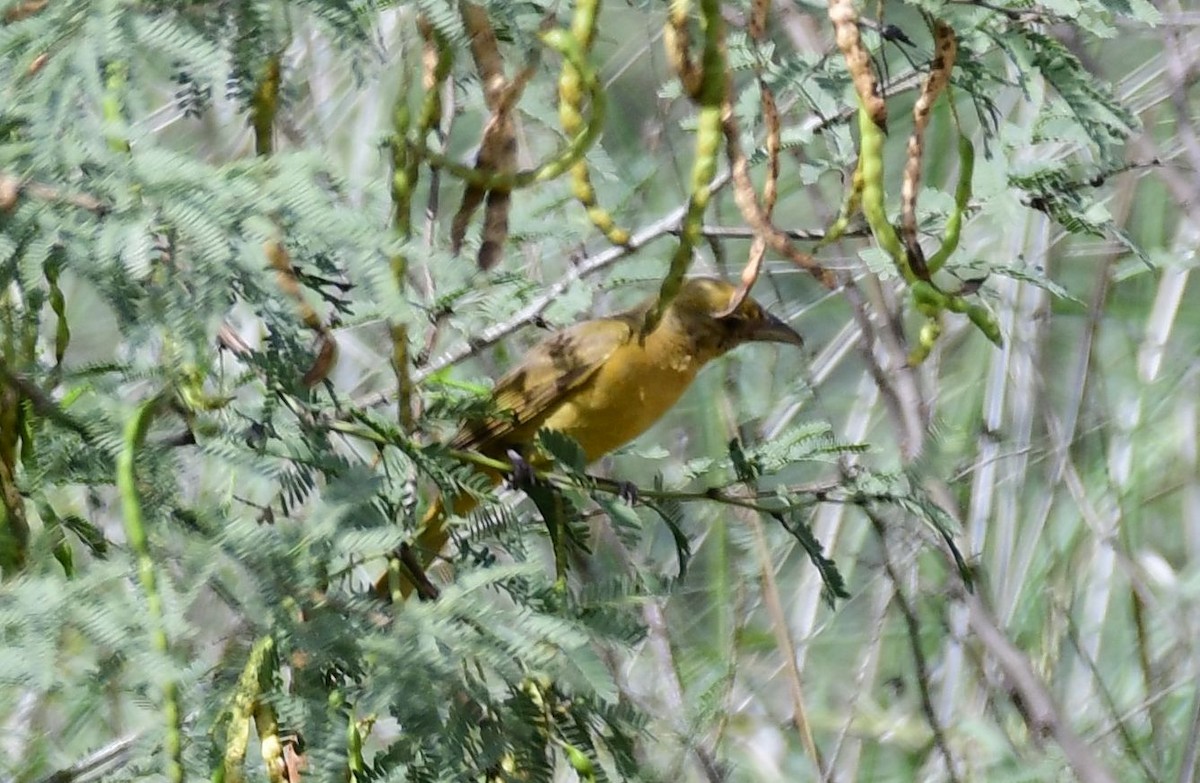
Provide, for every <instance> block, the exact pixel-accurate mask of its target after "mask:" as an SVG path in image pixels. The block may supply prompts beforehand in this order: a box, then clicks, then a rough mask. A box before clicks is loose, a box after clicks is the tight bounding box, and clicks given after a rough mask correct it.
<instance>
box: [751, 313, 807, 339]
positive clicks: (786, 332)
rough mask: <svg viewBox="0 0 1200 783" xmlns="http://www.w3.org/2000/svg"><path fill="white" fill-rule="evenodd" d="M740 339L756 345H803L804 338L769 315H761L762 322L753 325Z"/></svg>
mask: <svg viewBox="0 0 1200 783" xmlns="http://www.w3.org/2000/svg"><path fill="white" fill-rule="evenodd" d="M742 339H744V340H747V341H751V342H756V343H787V344H788V345H796V346H801V345H804V338H803V337H801V336H800V333H799V332H797V331H796V330H795V329H793V328H792V327H790V326H788V325H787V324H786V323H784V322H783V321H781V320H780V319H778V318H776V317H775V316H773V315H771V314H770V313H763V317H762V320H761V321H758V322H757V323H755V324H754V325H753V326H752V327H751V328H750V329H749V330H748V332H747V334H746V335H745V336H744V337H743V338H742Z"/></svg>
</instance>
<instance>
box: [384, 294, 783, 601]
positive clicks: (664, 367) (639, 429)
mask: <svg viewBox="0 0 1200 783" xmlns="http://www.w3.org/2000/svg"><path fill="white" fill-rule="evenodd" d="M734 290H735V289H734V286H732V285H730V284H729V283H726V282H724V281H722V280H714V279H712V278H703V277H702V278H695V279H692V280H688V281H687V282H685V283H684V284H683V287H682V288H681V290H680V291H679V293H678V295H677V296H676V297H675V298H674V299H673V300H672V301H671V304H670V305H669V306H668V307H667V308H666V310H665V311H664V312H663V315H662V318H661V319H660V320H659V322H658V324H657V326H655V328H654V330H653V331H651V332H650V333H649V334H647V335H646V336H645V337H644V338H643V337H642V336H641V330H642V325H643V324H644V323H645V319H646V314H647V313H648V312H649V310H650V308H651V307H653V306H654V303H655V301H656V298H651V299H650V300H648V301H646V302H643V303H642V304H640V305H639V306H637V307H634V308H633V309H631V310H627V311H626V312H623V313H618V314H616V315H611V316H608V317H605V318H596V319H593V320H590V321H583V322H581V323H578V324H575V325H574V326H570V327H567V328H566V329H563V330H561V331H559V332H555V333H554V334H552V335H550V336H549V337H547V338H546V339H544V340H542V341H541V342H540V343H538V344H537V345H535V346H534V347H533V348H531V349H530V350H529V352H528V353H527V354H525V356H524V357H523V358H522V360H521V363H520V364H518V365H517V366H516V367H514V368H513V369H512V370H510V371H509V372H508V373H507V374H505V375H504V376H503V377H502V378H500V380H499V381H497V382H496V386H495V388H494V389H493V391H492V399H493V402H494V410H497V411H502V412H504V415H501V416H495V417H489V418H485V419H479V420H472V421H467V422H465V423H464V424H463V425H462V428H461V429H460V430H459V431H458V434H457V435H455V437H454V439H453V440H452V441H451V443H450V446H451V448H454V449H461V450H470V451H476V452H479V453H480V454H483V455H484V456H487V457H491V458H494V459H506V458H507V457H506V455H507V453H508V452H509V450H516V451H517V452H518V453H523V452H525V451H526V450H527V449H528V446H529V444H530V443H532V442H533V439H534V436H535V435H536V434H537V432H538V430H540V429H552V430H558V431H559V432H562V433H564V434H566V435H569V436H571V437H572V438H574V439H575V440H576V441H577V442H578V443H579V445H580V447H582V449H583V453H584V455H585V458H586V460H587V461H588V462H593V461H595V460H597V459H599V458H600V457H602V456H604V455H605V454H607V453H608V452H610V451H612V450H613V449H615V448H618V447H619V446H623V445H624V444H626V443H628V442H629V441H631V440H633V439H634V438H636V437H637V436H638V435H640V434H642V433H643V432H645V431H646V430H647V429H649V428H650V425H652V424H654V422H656V421H658V419H659V418H660V417H661V416H662V415H663V414H664V413H666V412H667V411H668V410H670V408H671V406H673V405H674V404H675V402H676V401H677V400H678V399H679V398H680V396H681V395H682V394H683V393H684V391H686V390H687V388H688V386H690V385H691V383H692V381H693V380H694V379H695V377H696V374H697V373H698V372H699V371H700V370H701V368H703V367H704V365H706V364H708V362H710V361H712V360H713V359H716V358H717V357H719V356H721V355H722V354H724V353H725V352H727V351H729V350H731V349H733V348H736V347H737V346H739V345H741V344H742V343H746V342H771V343H787V344H791V345H802V344H803V340H802V339H801V337H800V335H799V334H798V333H797V332H796V331H795V330H793V329H792V328H791V327H790V326H788V325H787V324H785V323H784V322H783V321H781V320H779V319H778V318H776V317H775V316H773V315H771V314H770V313H768V312H766V311H765V310H763V308H762V306H761V305H759V304H758V303H757V302H755V301H754V300H753V299H751V298H750V297H746V298H745V299H744V300H743V301H742V302H741V304H740V305H738V306H737V307H736V308H735V309H734V310H733V311H732V312H731V313H729V314H727V315H722V313H723V311H724V310H726V309H727V308H728V306H729V303H730V301H731V300H732V297H733V294H734ZM492 478H493V479H494V480H495V481H499V479H500V477H499V475H498V474H493V475H492ZM474 506H475V501H474V499H473V498H470V497H460V498H457V499H456V500H455V502H454V503H453V511H454V513H455V514H459V515H462V514H465V513H467V512H468V511H470V510H471V508H473V507H474ZM448 538H449V531H448V530H447V526H446V513H445V507H444V505H443V503H442V500H441V499H440V498H439V499H438V500H436V501H435V502H434V503H433V504H432V505H431V506H430V508H429V510H428V512H426V514H425V517H424V519H423V520H422V523H421V529H420V530H419V531H418V533H417V537H416V540H415V541H414V542H413V544H412V547H411V548H410V549H409V552H410V553H411V554H415V556H416V558H417V560H418V563H419V565H420V566H421V568H422V569H423V568H424V567H425V566H427V565H429V563H430V562H432V561H433V559H434V558H435V557H437V555H438V554H439V553H440V552H441V550H442V547H444V546H445V544H446V541H447V539H448ZM401 559H402V560H403V556H401ZM397 587H398V589H399V591H400V595H401V596H402V597H407V596H408V595H409V594H410V593H411V592H412V590H413V583H412V582H411V581H410V580H409V578H408V575H407V574H406V573H405V571H404V569H401V572H400V580H399V584H398V585H397ZM375 592H376V594H377V595H379V596H380V597H382V598H386V597H388V596H390V595H391V594H392V591H391V587H390V579H389V575H388V574H384V576H383V577H381V578H380V579H379V581H377V582H376V584H375Z"/></svg>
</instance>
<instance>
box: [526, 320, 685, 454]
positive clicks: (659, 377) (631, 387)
mask: <svg viewBox="0 0 1200 783" xmlns="http://www.w3.org/2000/svg"><path fill="white" fill-rule="evenodd" d="M702 364H703V362H702V361H700V360H697V359H695V358H693V357H692V356H691V355H690V354H689V353H688V352H687V351H684V350H668V349H664V348H663V347H662V346H655V345H654V344H653V343H652V342H651V341H649V340H648V341H647V344H646V345H639V344H637V343H636V342H635V343H630V344H628V345H624V346H622V347H621V348H618V349H617V350H616V351H614V352H613V355H612V356H610V357H609V358H608V360H607V361H605V362H604V364H603V365H601V367H600V369H598V370H597V371H596V374H595V375H593V376H592V378H591V379H590V380H589V381H588V382H587V383H585V384H583V385H582V386H580V388H579V389H578V390H576V391H575V393H573V394H572V395H571V396H570V397H568V398H567V399H566V400H564V401H563V404H562V405H560V406H559V407H558V409H557V410H555V411H554V413H553V414H551V416H550V417H549V418H547V420H546V421H545V423H544V424H543V425H542V426H543V427H545V428H547V429H555V430H559V431H560V432H563V433H565V434H567V435H570V436H571V437H572V438H574V439H575V440H576V441H578V442H579V445H580V446H582V447H583V451H584V454H586V455H587V460H588V462H592V461H594V460H596V459H599V458H600V457H602V456H604V455H605V454H606V453H608V452H609V451H612V450H613V449H615V448H618V447H620V446H623V445H625V444H626V443H628V442H629V441H631V440H633V439H634V438H636V437H637V436H638V435H641V434H642V433H643V432H645V431H646V430H647V429H649V428H650V426H651V425H653V424H654V422H656V421H658V420H659V418H661V417H662V415H663V414H664V413H666V412H667V411H668V410H669V409H670V408H671V406H673V405H674V404H675V403H676V402H677V401H678V400H679V398H680V396H682V394H683V393H684V391H686V390H687V387H688V386H689V385H691V382H692V380H693V379H694V378H695V377H696V373H697V371H698V370H699V369H700V366H701V365H702Z"/></svg>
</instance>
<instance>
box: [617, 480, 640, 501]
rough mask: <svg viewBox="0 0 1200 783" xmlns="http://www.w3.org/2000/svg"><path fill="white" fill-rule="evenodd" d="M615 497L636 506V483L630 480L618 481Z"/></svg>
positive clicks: (637, 496) (637, 497) (637, 498)
mask: <svg viewBox="0 0 1200 783" xmlns="http://www.w3.org/2000/svg"><path fill="white" fill-rule="evenodd" d="M617 497H619V498H620V499H621V500H624V501H625V502H626V503H628V504H629V505H631V506H636V505H637V504H638V500H639V493H638V488H637V484H634V483H633V482H632V481H618V482H617Z"/></svg>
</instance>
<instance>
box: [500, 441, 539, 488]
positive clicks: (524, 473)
mask: <svg viewBox="0 0 1200 783" xmlns="http://www.w3.org/2000/svg"><path fill="white" fill-rule="evenodd" d="M506 453H507V454H508V459H509V460H510V461H511V462H512V466H513V469H512V473H510V474H509V475H508V485H509V486H510V487H512V488H513V489H526V488H528V487H530V486H532V485H533V480H534V473H533V466H532V465H530V464H529V462H528V460H526V459H525V458H524V457H522V456H521V455H520V454H518V453H517V451H516V450H515V449H509V450H508V451H507V452H506Z"/></svg>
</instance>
